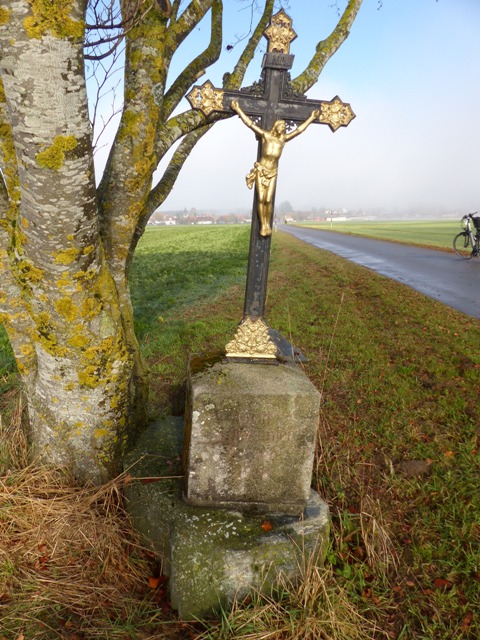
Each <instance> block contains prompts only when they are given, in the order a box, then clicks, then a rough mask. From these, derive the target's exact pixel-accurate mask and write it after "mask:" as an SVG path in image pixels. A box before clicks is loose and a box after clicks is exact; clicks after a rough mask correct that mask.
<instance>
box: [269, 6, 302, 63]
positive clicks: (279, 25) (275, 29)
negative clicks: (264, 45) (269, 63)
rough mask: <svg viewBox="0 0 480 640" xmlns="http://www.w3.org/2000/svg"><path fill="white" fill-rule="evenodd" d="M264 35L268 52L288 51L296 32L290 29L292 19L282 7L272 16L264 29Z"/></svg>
mask: <svg viewBox="0 0 480 640" xmlns="http://www.w3.org/2000/svg"><path fill="white" fill-rule="evenodd" d="M264 36H265V37H266V38H267V40H268V53H273V52H274V51H278V52H279V53H290V43H291V42H292V41H293V40H295V38H296V37H297V34H296V33H295V31H294V30H293V29H292V19H291V18H290V16H288V15H287V14H286V13H285V11H284V10H283V9H280V11H279V12H278V13H276V14H275V15H274V16H272V19H271V21H270V25H269V26H268V27H267V28H266V29H265V31H264Z"/></svg>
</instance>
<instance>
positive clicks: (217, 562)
mask: <svg viewBox="0 0 480 640" xmlns="http://www.w3.org/2000/svg"><path fill="white" fill-rule="evenodd" d="M182 440H183V421H182V420H181V419H178V418H170V419H166V420H160V421H158V422H156V423H154V424H152V425H151V427H150V428H149V429H148V430H147V431H146V432H144V433H143V434H142V436H141V438H140V439H139V441H138V443H137V446H136V448H135V449H134V450H133V451H132V452H131V453H130V454H129V455H128V456H127V458H126V461H125V468H126V469H128V472H129V473H130V474H131V476H132V477H133V480H132V481H131V482H130V483H129V484H128V485H127V486H126V487H125V493H126V498H127V511H128V512H129V514H130V516H131V518H132V521H133V524H134V526H135V528H136V529H137V530H138V531H139V532H140V533H141V534H142V536H143V537H144V539H145V541H146V543H147V544H150V545H151V546H152V548H153V550H154V551H155V552H156V553H157V554H158V555H159V556H162V557H163V559H164V572H165V573H166V575H168V576H169V589H170V596H171V601H172V605H173V607H174V608H176V609H177V610H178V613H179V616H180V618H183V619H192V618H193V617H199V618H202V617H206V616H209V615H211V614H215V613H217V612H218V611H219V610H220V609H221V608H226V607H228V606H229V605H230V604H231V603H232V602H233V601H234V599H235V598H238V599H240V600H241V599H243V598H244V597H245V596H247V595H248V593H249V592H251V591H252V590H258V591H260V592H262V593H264V594H268V595H271V594H272V592H274V591H275V589H276V588H278V586H279V583H280V580H281V576H286V577H287V578H288V579H290V580H292V581H296V580H298V579H299V578H300V576H301V574H302V566H303V562H304V561H305V560H308V559H311V557H312V555H313V556H314V560H315V561H316V562H317V563H319V564H320V563H322V562H323V559H324V556H325V553H326V548H327V544H328V534H329V512H328V507H327V505H326V504H325V503H324V502H323V501H322V500H321V499H320V497H319V496H318V494H316V493H315V492H314V491H312V492H310V493H309V497H308V500H307V504H306V508H305V509H304V511H303V512H302V515H301V516H300V517H288V516H280V515H263V514H248V513H241V512H239V511H228V510H225V509H208V508H202V507H194V506H190V505H187V504H186V503H185V501H184V500H183V499H182V479H181V473H182V472H181V462H180V453H181V448H182ZM290 472H291V477H292V480H293V478H294V475H295V473H296V470H295V468H294V467H293V466H291V467H290ZM135 478H139V480H135ZM141 478H148V481H147V482H145V481H142V480H141Z"/></svg>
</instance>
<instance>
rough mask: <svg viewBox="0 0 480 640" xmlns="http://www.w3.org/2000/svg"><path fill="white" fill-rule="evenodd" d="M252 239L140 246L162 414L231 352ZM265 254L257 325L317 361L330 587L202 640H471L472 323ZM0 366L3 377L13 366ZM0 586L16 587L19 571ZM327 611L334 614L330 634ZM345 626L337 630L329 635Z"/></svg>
mask: <svg viewBox="0 0 480 640" xmlns="http://www.w3.org/2000/svg"><path fill="white" fill-rule="evenodd" d="M454 232H455V229H454V230H453V231H452V235H453V233H454ZM248 235H249V229H248V228H246V227H241V226H239V227H212V228H208V227H207V228H198V227H194V228H174V229H171V228H167V229H152V230H148V231H147V233H146V234H145V236H144V237H143V238H142V240H141V242H140V244H139V248H138V251H137V253H136V256H135V260H134V265H133V274H132V289H133V291H132V296H133V301H134V308H135V314H136V322H137V330H138V334H139V337H140V341H141V344H142V348H143V351H144V354H145V357H146V359H147V361H148V363H149V364H150V366H151V369H152V378H151V379H152V389H153V392H152V395H153V405H154V407H155V409H156V410H157V411H162V412H164V413H172V412H173V413H180V412H181V411H182V409H183V405H182V389H183V383H184V378H185V370H186V362H187V358H188V357H189V355H190V354H192V353H197V354H202V353H203V354H204V353H209V352H214V351H217V350H219V349H221V348H222V347H223V346H224V345H225V344H226V342H227V341H228V340H230V339H231V337H232V335H233V333H234V330H235V325H236V324H237V322H238V321H239V320H240V318H241V316H242V309H243V295H244V282H245V270H246V260H247V253H248ZM272 246H273V249H272V262H271V268H270V279H269V295H268V301H267V320H268V321H269V323H270V324H271V326H272V327H274V328H275V329H278V330H280V331H281V332H282V333H283V334H284V335H285V336H287V337H288V338H289V339H290V340H291V341H292V342H293V343H294V344H295V345H296V346H298V347H299V348H300V349H301V350H302V351H303V352H304V353H305V354H306V355H307V356H308V357H309V362H308V363H307V364H306V365H305V370H306V373H307V374H308V376H309V377H310V379H311V380H312V381H313V382H314V384H315V385H316V386H317V388H318V389H319V390H320V391H321V393H322V409H321V421H320V428H319V445H318V448H317V455H316V464H315V474H314V485H315V488H317V490H318V491H319V492H320V494H321V495H322V496H323V497H324V498H325V499H326V500H327V501H328V503H329V505H330V509H331V514H332V520H333V535H332V540H331V546H330V549H329V552H328V557H327V561H328V562H327V567H326V569H327V571H326V574H325V575H323V576H319V575H318V573H317V574H315V572H312V571H310V572H309V573H308V574H307V575H305V577H304V580H303V582H302V584H301V585H299V586H298V587H294V586H292V585H289V586H286V587H285V589H284V590H282V594H281V598H280V602H279V603H278V605H276V604H275V603H273V602H270V601H266V600H262V599H259V598H254V599H253V600H252V601H249V602H247V603H245V604H244V605H242V604H239V605H238V606H236V607H235V608H234V610H233V611H232V612H231V613H225V616H224V618H223V619H222V620H220V621H218V622H215V621H206V622H205V623H204V625H203V630H204V633H205V636H204V637H205V638H206V637H208V638H212V639H215V640H220V639H224V638H238V639H240V638H249V640H253V639H255V638H258V639H259V638H262V637H266V636H265V634H266V633H267V632H268V633H269V634H271V635H269V636H268V637H269V638H274V639H275V640H287V639H288V638H290V639H291V638H298V639H299V640H300V639H301V640H303V639H304V638H305V639H306V638H310V637H311V638H319V639H320V638H325V639H326V638H330V639H332V638H342V640H344V638H348V637H352V638H353V637H357V636H358V638H372V639H373V638H380V637H382V638H383V637H385V634H389V635H388V637H390V638H394V639H395V638H396V639H397V640H411V639H413V638H415V640H417V639H422V640H427V639H428V640H431V639H435V640H457V639H458V640H473V639H474V638H477V637H479V636H480V607H479V604H478V592H479V587H480V557H479V549H480V497H479V495H480V494H479V491H478V478H479V477H480V453H479V452H480V433H479V424H480V404H479V398H478V389H479V388H480V352H479V351H478V349H477V348H476V346H478V344H480V326H479V322H478V320H477V319H473V318H470V317H468V316H465V315H463V314H461V313H459V312H456V311H454V310H452V309H450V308H448V307H445V306H443V305H442V304H440V303H438V302H436V301H433V300H430V299H428V298H426V297H424V296H422V295H421V294H419V293H417V292H415V291H413V290H411V289H409V288H408V287H406V286H404V285H402V284H399V283H397V282H394V281H391V280H388V279H387V278H384V277H382V276H378V275H376V274H374V273H372V272H371V271H369V270H366V269H363V268H362V267H359V266H357V265H354V264H351V263H349V262H347V261H345V260H342V259H341V258H339V257H337V256H334V255H333V254H330V253H328V252H322V251H319V250H317V249H315V248H313V247H310V246H309V245H306V244H304V243H301V242H299V241H297V240H296V239H294V238H292V237H290V236H287V235H286V234H280V233H278V234H274V237H273V243H272ZM4 366H5V372H6V373H7V374H8V375H11V366H10V364H9V361H8V359H7V360H6V362H5V364H4ZM409 460H417V461H423V462H425V463H426V464H427V467H428V472H427V473H425V475H421V476H412V477H405V476H403V475H402V474H401V471H400V469H401V468H400V466H399V464H400V463H402V462H405V461H409ZM3 569H4V574H5V575H4V576H3V578H4V580H5V581H7V582H8V580H10V579H11V575H10V574H11V573H12V567H11V565H9V564H8V563H7V564H5V565H4V566H3ZM1 572H2V569H1V565H0V578H2V576H1ZM147 577H148V576H146V579H147ZM0 591H1V590H0ZM0 595H1V593H0ZM26 597H28V594H26ZM325 603H330V604H332V603H333V604H334V607H333V610H332V611H333V613H331V615H330V618H329V622H328V625H329V626H328V625H327V624H324V623H323V622H322V612H323V610H324V608H325V606H326V604H325ZM1 605H2V601H1V600H0V606H1ZM20 605H21V603H20ZM20 605H19V606H20ZM23 610H26V602H24V603H23ZM19 611H21V608H20V609H19ZM347 611H348V612H350V613H349V614H348V616H349V618H348V620H347V622H346V625H345V627H344V629H343V631H342V628H341V627H338V626H336V625H338V621H339V620H342V619H344V618H345V619H346V617H347V613H346V612H347ZM67 614H68V612H65V611H63V612H62V614H61V615H62V618H63V619H65V617H66V616H67ZM59 615H60V614H59ZM149 615H151V608H150V614H149ZM88 616H90V614H87V613H85V620H83V621H82V619H81V617H80V618H79V617H78V615H75V616H72V620H74V622H75V629H76V630H77V629H78V630H79V632H80V631H82V629H84V630H85V638H89V637H97V636H94V634H93V633H91V632H90V631H89V632H88V633H87V630H91V629H92V628H94V626H95V624H94V619H92V618H91V617H88ZM362 618H366V619H367V620H368V622H364V621H362ZM160 619H162V613H161V611H160V612H158V613H157V616H156V618H155V620H154V621H153V619H150V620H149V619H148V618H147V617H146V614H145V609H141V608H139V610H138V611H136V610H134V609H132V610H131V612H130V613H129V617H128V630H127V627H126V626H124V627H123V630H120V628H119V627H118V626H115V624H114V622H113V621H112V626H111V629H110V630H109V629H108V627H104V626H102V632H101V633H102V634H103V637H112V638H118V639H119V640H126V638H127V637H130V638H132V639H135V640H142V639H143V638H145V637H148V633H150V637H155V635H151V634H155V633H157V631H156V630H158V629H159V628H160V626H159V625H160ZM163 619H165V620H168V625H167V626H165V625H162V631H161V633H162V635H161V637H172V638H184V637H188V638H195V637H197V635H196V634H197V633H198V632H199V631H198V629H199V628H200V626H196V627H192V626H189V627H188V628H187V627H182V625H181V624H176V623H175V622H174V621H173V620H172V619H171V617H170V618H169V616H163ZM0 624H1V623H0ZM12 624H13V623H12ZM105 624H106V622H105V619H102V625H105ZM322 624H323V627H322ZM374 625H376V626H377V631H373V626H374ZM167 627H168V628H167ZM334 627H335V628H334ZM321 628H323V629H327V628H328V629H330V628H332V629H333V630H332V631H331V632H330V631H329V633H328V634H327V633H326V632H325V634H324V635H321V633H322V632H321V631H320V629H321ZM195 629H197V631H195ZM287 629H288V631H287ZM347 629H348V631H347ZM355 629H356V630H357V631H358V634H357V635H354V634H355V631H354V630H355ZM127 631H128V632H127ZM15 633H16V634H17V635H19V634H21V633H22V624H21V621H20V622H19V623H18V626H17V627H15V628H13V627H12V631H11V634H12V637H17V636H16V635H15ZM45 633H46V632H45ZM158 633H160V632H158ZM309 633H310V635H308V634H309ZM335 634H336V635H335ZM342 634H343V636H342ZM0 635H1V634H0ZM9 637H10V636H9ZM42 637H52V638H54V637H57V635H55V634H53V633H52V635H51V636H48V635H43V636H42ZM158 637H160V635H159V636H158Z"/></svg>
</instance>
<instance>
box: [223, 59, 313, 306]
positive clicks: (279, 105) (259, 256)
mask: <svg viewBox="0 0 480 640" xmlns="http://www.w3.org/2000/svg"><path fill="white" fill-rule="evenodd" d="M293 58H294V56H293V55H290V54H281V53H280V54H279V53H266V54H265V56H264V59H263V65H262V66H263V74H262V78H263V91H261V92H260V91H259V92H258V93H257V92H256V91H258V87H259V86H261V85H253V87H252V88H247V89H245V90H240V91H228V90H225V91H224V97H223V106H224V109H225V110H229V109H230V104H231V102H232V100H237V101H238V103H239V105H240V107H241V108H242V110H243V111H244V112H245V113H246V114H247V115H248V116H250V117H251V118H260V121H259V122H258V125H259V126H260V127H261V128H262V129H265V130H269V129H271V128H272V127H273V125H274V123H275V122H276V120H285V121H286V122H287V123H290V122H291V123H295V124H300V123H301V122H304V121H305V120H306V119H307V118H308V117H309V115H310V114H311V113H312V111H313V110H315V109H320V108H321V105H322V101H321V100H309V99H307V98H306V97H304V96H296V95H289V92H290V94H292V91H291V89H290V87H289V74H288V70H289V69H290V68H291V66H292V64H293ZM315 122H317V123H318V124H320V123H319V122H318V120H317V121H315ZM261 153H262V142H261V141H259V143H258V153H257V160H260V157H261ZM272 204H273V205H274V204H275V195H274V197H273V203H272ZM270 222H272V221H270ZM270 246H271V236H266V237H265V236H261V235H260V233H259V219H258V215H257V192H256V189H255V193H254V198H253V212H252V228H251V235H250V251H249V257H248V267H247V284H246V289H245V303H244V309H243V314H244V317H247V316H248V317H251V318H259V317H263V315H264V313H265V302H266V297H267V279H268V268H269V261H270Z"/></svg>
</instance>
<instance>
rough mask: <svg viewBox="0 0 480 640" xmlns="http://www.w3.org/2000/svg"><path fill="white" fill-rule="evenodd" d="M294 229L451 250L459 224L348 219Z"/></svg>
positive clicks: (304, 224) (460, 228) (449, 222)
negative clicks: (303, 228)
mask: <svg viewBox="0 0 480 640" xmlns="http://www.w3.org/2000/svg"><path fill="white" fill-rule="evenodd" d="M298 226H302V227H313V228H314V229H324V230H325V231H336V232H338V233H349V234H353V235H359V236H367V237H369V238H378V239H379V240H391V241H393V242H404V243H407V244H419V245H422V246H425V247H436V248H441V249H452V245H453V238H454V237H455V236H456V235H457V233H459V232H460V231H461V230H462V227H461V225H460V222H459V221H457V220H441V221H435V222H431V221H425V220H422V221H411V220H408V221H396V220H393V221H388V222H387V221H379V222H363V221H358V222H357V221H355V220H349V221H346V222H333V223H330V222H322V223H318V222H315V223H308V224H307V223H299V224H298Z"/></svg>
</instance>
